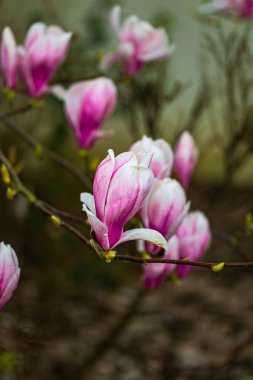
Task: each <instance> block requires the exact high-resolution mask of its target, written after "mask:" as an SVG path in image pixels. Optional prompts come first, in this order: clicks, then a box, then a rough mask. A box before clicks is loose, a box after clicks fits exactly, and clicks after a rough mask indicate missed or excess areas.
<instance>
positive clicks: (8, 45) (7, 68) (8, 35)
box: [1, 27, 18, 90]
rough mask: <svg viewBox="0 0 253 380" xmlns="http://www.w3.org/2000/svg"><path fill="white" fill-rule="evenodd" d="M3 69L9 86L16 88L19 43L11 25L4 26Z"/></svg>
mask: <svg viewBox="0 0 253 380" xmlns="http://www.w3.org/2000/svg"><path fill="white" fill-rule="evenodd" d="M1 70H2V74H3V77H4V82H5V84H6V86H7V87H9V88H10V89H12V90H15V89H16V87H17V76H18V53H17V45H16V41H15V38H14V35H13V33H12V30H11V29H10V28H9V27H6V28H4V30H3V33H2V42H1Z"/></svg>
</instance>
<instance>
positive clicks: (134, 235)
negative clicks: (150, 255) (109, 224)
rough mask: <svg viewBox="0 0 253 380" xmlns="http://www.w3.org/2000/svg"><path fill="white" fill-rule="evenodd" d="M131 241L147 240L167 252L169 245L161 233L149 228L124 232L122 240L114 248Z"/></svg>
mask: <svg viewBox="0 0 253 380" xmlns="http://www.w3.org/2000/svg"><path fill="white" fill-rule="evenodd" d="M130 240H145V241H149V242H150V243H153V244H155V245H157V246H158V247H161V248H163V249H165V250H166V249H167V248H168V243H167V241H166V240H165V239H164V237H163V236H162V235H161V234H160V233H159V232H157V231H155V230H151V229H149V228H135V229H133V230H129V231H126V232H124V233H123V234H122V236H121V238H120V240H119V241H118V242H117V243H116V244H115V245H114V246H113V247H112V248H114V247H116V246H117V245H119V244H121V243H125V242H126V241H130Z"/></svg>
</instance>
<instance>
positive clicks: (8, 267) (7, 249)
mask: <svg viewBox="0 0 253 380" xmlns="http://www.w3.org/2000/svg"><path fill="white" fill-rule="evenodd" d="M19 275H20V268H19V266H18V259H17V256H16V254H15V252H14V250H13V249H12V248H11V246H10V245H5V244H4V243H3V242H2V243H0V309H2V308H3V307H4V305H5V304H6V303H7V302H8V301H9V299H10V298H11V296H12V293H13V292H14V290H15V289H16V287H17V286H18V281H19Z"/></svg>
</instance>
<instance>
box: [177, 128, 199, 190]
mask: <svg viewBox="0 0 253 380" xmlns="http://www.w3.org/2000/svg"><path fill="white" fill-rule="evenodd" d="M197 159H198V148H197V146H196V144H195V142H194V140H193V138H192V135H191V134H190V133H189V132H187V131H186V132H184V133H182V135H181V137H180V139H179V141H178V143H177V146H176V149H175V153H174V169H175V171H176V173H177V175H178V177H179V179H180V181H181V182H182V184H183V186H184V188H186V189H187V188H188V186H189V183H190V179H191V175H192V172H193V169H194V167H195V165H196V162H197Z"/></svg>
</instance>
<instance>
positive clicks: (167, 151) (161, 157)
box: [130, 136, 173, 179]
mask: <svg viewBox="0 0 253 380" xmlns="http://www.w3.org/2000/svg"><path fill="white" fill-rule="evenodd" d="M130 151H132V152H135V153H138V152H139V151H145V152H148V153H153V157H152V160H151V169H152V170H153V173H154V176H155V177H156V178H157V179H163V178H166V177H169V175H170V173H171V169H172V165H173V152H172V149H171V147H170V145H169V144H168V143H167V142H166V141H165V140H163V139H159V140H153V139H152V138H151V137H147V136H143V138H142V139H141V140H140V141H137V142H136V143H135V144H133V145H132V146H131V148H130Z"/></svg>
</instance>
